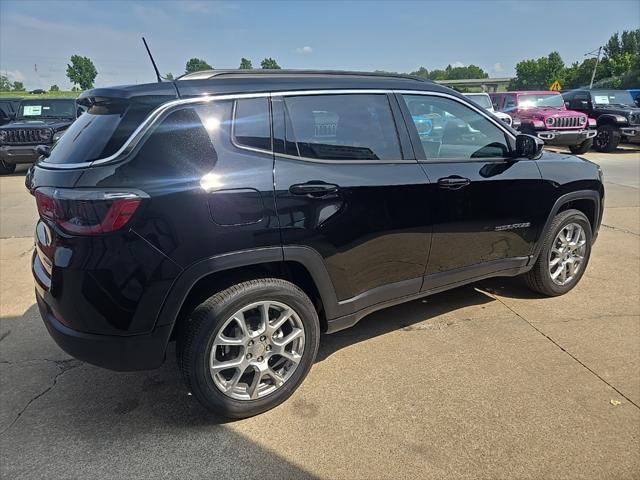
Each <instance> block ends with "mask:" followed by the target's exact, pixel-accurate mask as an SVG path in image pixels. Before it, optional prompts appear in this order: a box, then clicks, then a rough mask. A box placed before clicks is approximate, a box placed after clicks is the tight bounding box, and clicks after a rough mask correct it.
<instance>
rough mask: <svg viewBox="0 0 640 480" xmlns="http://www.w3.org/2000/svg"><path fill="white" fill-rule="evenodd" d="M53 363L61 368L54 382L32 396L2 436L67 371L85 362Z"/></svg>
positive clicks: (3, 431)
mask: <svg viewBox="0 0 640 480" xmlns="http://www.w3.org/2000/svg"><path fill="white" fill-rule="evenodd" d="M52 361H53V363H55V364H56V366H57V367H58V368H59V369H60V371H59V372H58V373H57V374H56V376H55V377H53V382H51V385H49V386H48V387H47V388H46V389H44V390H43V391H42V392H40V393H38V394H37V395H36V396H34V397H32V398H31V399H30V400H29V401H28V402H27V403H26V405H25V406H24V407H22V409H21V410H20V411H19V412H18V414H17V415H16V417H15V418H14V419H13V420H12V421H11V423H10V424H9V425H7V426H6V427H5V428H4V430H2V431H1V432H0V436H2V435H4V434H5V432H7V431H8V430H9V429H11V427H13V426H14V425H15V424H16V422H17V421H18V420H19V419H20V417H22V415H23V414H24V413H25V412H26V411H27V409H28V408H29V406H30V405H31V404H32V403H33V402H35V401H36V400H38V399H39V398H40V397H43V396H44V395H46V394H47V393H49V392H50V391H51V390H52V389H53V387H55V386H56V384H57V383H58V379H59V378H60V377H61V376H62V375H64V374H65V373H66V372H68V371H70V370H73V369H74V368H78V367H79V366H81V365H82V364H83V362H81V361H79V360H75V359H73V358H72V359H69V360H52Z"/></svg>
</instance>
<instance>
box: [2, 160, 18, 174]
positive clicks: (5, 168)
mask: <svg viewBox="0 0 640 480" xmlns="http://www.w3.org/2000/svg"><path fill="white" fill-rule="evenodd" d="M15 171H16V164H15V163H4V161H3V160H0V175H9V174H11V173H13V172H15Z"/></svg>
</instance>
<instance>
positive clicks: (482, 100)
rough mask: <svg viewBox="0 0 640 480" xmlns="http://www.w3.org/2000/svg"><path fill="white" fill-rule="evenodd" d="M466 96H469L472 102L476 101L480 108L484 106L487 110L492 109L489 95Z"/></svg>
mask: <svg viewBox="0 0 640 480" xmlns="http://www.w3.org/2000/svg"><path fill="white" fill-rule="evenodd" d="M466 96H467V97H469V98H470V99H471V100H473V101H474V102H476V103H477V104H478V105H480V106H481V107H482V108H486V109H487V110H492V109H493V105H492V104H491V99H490V98H489V95H466Z"/></svg>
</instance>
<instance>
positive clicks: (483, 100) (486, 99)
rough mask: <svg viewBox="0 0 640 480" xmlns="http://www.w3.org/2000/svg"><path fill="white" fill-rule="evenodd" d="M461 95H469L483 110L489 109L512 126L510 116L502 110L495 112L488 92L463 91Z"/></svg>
mask: <svg viewBox="0 0 640 480" xmlns="http://www.w3.org/2000/svg"><path fill="white" fill-rule="evenodd" d="M463 95H464V96H465V97H469V98H470V99H471V100H473V101H474V102H476V103H477V104H478V105H480V106H481V107H482V108H484V109H485V110H489V111H490V112H491V113H493V114H494V115H495V116H496V117H498V118H499V119H500V120H502V121H503V122H504V123H506V124H507V125H509V126H513V119H512V118H511V116H509V115H508V114H506V113H503V112H496V111H495V110H494V109H493V103H492V102H491V97H490V96H489V94H488V93H463Z"/></svg>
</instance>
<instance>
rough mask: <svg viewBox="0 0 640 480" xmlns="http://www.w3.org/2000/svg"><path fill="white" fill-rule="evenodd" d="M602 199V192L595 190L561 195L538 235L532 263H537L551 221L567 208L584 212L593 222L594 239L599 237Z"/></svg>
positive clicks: (590, 221)
mask: <svg viewBox="0 0 640 480" xmlns="http://www.w3.org/2000/svg"><path fill="white" fill-rule="evenodd" d="M601 206H602V201H601V197H600V193H599V192H597V191H595V190H579V191H575V192H569V193H566V194H564V195H562V196H560V197H559V198H558V199H557V200H556V202H555V203H554V205H553V207H552V208H551V211H550V212H549V215H548V217H547V221H546V222H545V224H544V227H543V229H542V231H541V234H540V236H539V237H538V242H537V244H536V247H535V249H534V252H533V256H532V259H531V261H530V264H533V263H535V261H536V260H537V258H538V255H539V254H540V250H541V249H542V244H543V243H544V241H543V239H544V238H545V237H546V235H547V233H548V232H549V228H550V227H551V223H552V222H553V219H554V218H555V216H556V215H557V214H558V213H560V212H562V211H565V210H569V209H572V208H573V209H576V210H579V211H581V212H582V213H584V215H585V216H586V217H587V219H588V220H589V223H590V224H591V231H592V232H593V241H595V239H596V237H597V232H598V229H599V227H600V222H601V221H602V218H601V216H602V208H601Z"/></svg>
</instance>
